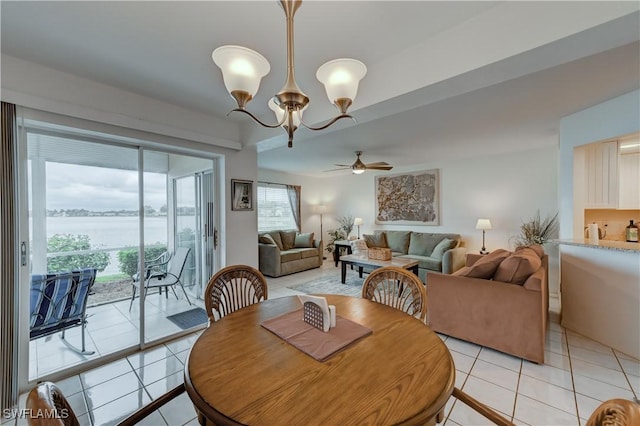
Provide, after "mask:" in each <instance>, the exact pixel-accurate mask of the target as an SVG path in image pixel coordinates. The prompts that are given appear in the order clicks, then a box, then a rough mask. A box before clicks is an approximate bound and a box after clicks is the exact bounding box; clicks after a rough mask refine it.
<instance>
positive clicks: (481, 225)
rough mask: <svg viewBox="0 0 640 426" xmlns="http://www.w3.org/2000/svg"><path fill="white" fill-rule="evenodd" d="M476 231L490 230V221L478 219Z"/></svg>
mask: <svg viewBox="0 0 640 426" xmlns="http://www.w3.org/2000/svg"><path fill="white" fill-rule="evenodd" d="M476 229H491V221H490V220H489V219H478V221H477V222H476Z"/></svg>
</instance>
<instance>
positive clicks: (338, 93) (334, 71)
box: [316, 58, 367, 103]
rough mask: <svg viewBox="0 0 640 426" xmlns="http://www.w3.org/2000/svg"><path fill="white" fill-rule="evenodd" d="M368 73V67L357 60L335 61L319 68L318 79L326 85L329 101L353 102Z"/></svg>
mask: <svg viewBox="0 0 640 426" xmlns="http://www.w3.org/2000/svg"><path fill="white" fill-rule="evenodd" d="M366 73H367V67H366V66H365V65H364V64H363V63H362V62H360V61H358V60H356V59H348V58H343V59H334V60H333V61H329V62H327V63H326V64H323V65H322V66H320V68H318V72H316V78H317V79H318V80H320V82H321V83H322V84H324V88H325V90H326V91H327V96H328V97H329V101H331V102H332V103H334V102H335V101H336V100H337V99H340V98H347V99H351V100H352V101H353V100H354V99H355V98H356V95H357V94H358V83H360V80H362V77H364V76H365V74H366Z"/></svg>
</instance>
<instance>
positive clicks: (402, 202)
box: [376, 169, 440, 225]
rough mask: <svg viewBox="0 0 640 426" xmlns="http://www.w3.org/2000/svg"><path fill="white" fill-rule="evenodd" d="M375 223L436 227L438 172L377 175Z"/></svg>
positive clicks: (435, 170)
mask: <svg viewBox="0 0 640 426" xmlns="http://www.w3.org/2000/svg"><path fill="white" fill-rule="evenodd" d="M376 223H379V224H394V225H439V224H440V179H439V175H438V169H433V170H425V171H421V172H412V173H404V174H398V175H382V176H376Z"/></svg>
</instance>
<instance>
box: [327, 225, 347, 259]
mask: <svg viewBox="0 0 640 426" xmlns="http://www.w3.org/2000/svg"><path fill="white" fill-rule="evenodd" d="M327 234H328V235H329V243H328V244H327V246H326V250H327V252H329V253H333V260H334V262H335V261H337V259H336V258H337V256H338V253H337V252H336V250H335V248H336V246H335V244H334V243H335V241H337V240H344V239H345V238H346V237H345V235H344V231H343V230H342V228H338V229H333V230H330V231H328V232H327Z"/></svg>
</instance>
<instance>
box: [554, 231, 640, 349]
mask: <svg viewBox="0 0 640 426" xmlns="http://www.w3.org/2000/svg"><path fill="white" fill-rule="evenodd" d="M556 243H557V244H559V246H560V303H561V305H562V308H561V313H560V317H561V321H560V324H561V325H562V326H563V327H566V328H567V329H569V330H573V331H575V332H577V333H580V334H582V335H583V336H586V337H589V338H591V339H593V340H595V341H598V342H600V343H603V344H605V345H607V346H610V347H613V348H615V349H617V350H619V351H621V352H623V353H625V354H627V355H631V356H632V357H634V358H638V359H640V246H638V244H636V243H627V242H624V241H611V240H600V241H598V242H597V243H596V242H589V240H582V239H574V240H559V241H556Z"/></svg>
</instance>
